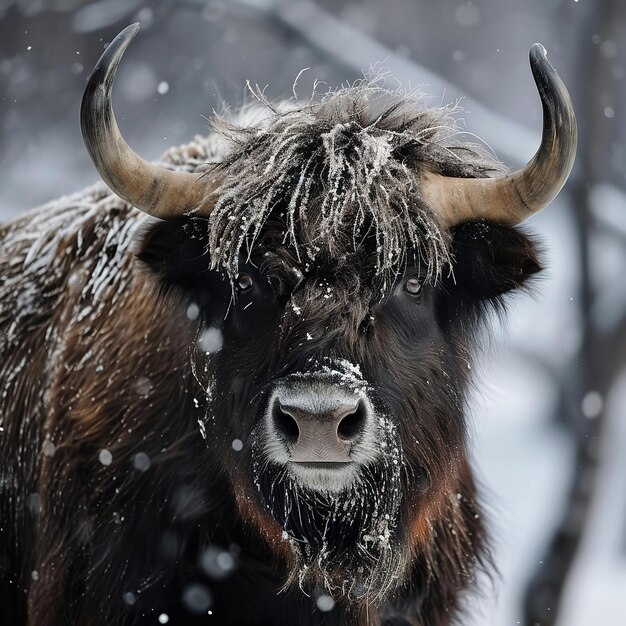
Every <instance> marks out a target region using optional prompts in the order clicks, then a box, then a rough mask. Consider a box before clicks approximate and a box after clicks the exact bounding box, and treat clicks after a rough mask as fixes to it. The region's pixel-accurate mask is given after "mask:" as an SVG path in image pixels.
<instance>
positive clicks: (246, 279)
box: [237, 274, 252, 291]
mask: <svg viewBox="0 0 626 626" xmlns="http://www.w3.org/2000/svg"><path fill="white" fill-rule="evenodd" d="M237 287H239V291H248V290H249V289H252V277H251V276H250V274H237Z"/></svg>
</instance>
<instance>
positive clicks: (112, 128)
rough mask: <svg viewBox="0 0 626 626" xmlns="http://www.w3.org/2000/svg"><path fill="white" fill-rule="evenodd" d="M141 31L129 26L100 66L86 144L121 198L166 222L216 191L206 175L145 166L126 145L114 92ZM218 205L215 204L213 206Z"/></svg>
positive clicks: (83, 115)
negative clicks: (119, 70) (126, 54)
mask: <svg viewBox="0 0 626 626" xmlns="http://www.w3.org/2000/svg"><path fill="white" fill-rule="evenodd" d="M138 30H139V24H131V25H130V26H127V27H126V28H125V29H124V30H123V31H122V32H121V33H120V34H119V35H118V36H117V37H116V38H115V39H114V40H113V41H112V42H111V43H110V44H109V46H108V47H107V49H106V50H105V51H104V54H103V55H102V56H101V57H100V60H99V61H98V63H97V64H96V67H95V68H94V70H93V72H92V73H91V76H90V77H89V81H88V82H87V87H86V88H85V93H84V94H83V101H82V105H81V110H80V123H81V129H82V132H83V140H84V142H85V145H86V146H87V150H88V151H89V154H90V155H91V159H92V160H93V162H94V165H95V166H96V169H97V170H98V172H99V173H100V176H101V177H102V179H103V180H104V182H105V183H106V184H107V185H108V186H109V187H110V188H111V189H112V190H113V191H114V192H115V193H116V194H117V195H118V196H120V197H121V198H123V199H124V200H126V201H127V202H129V203H130V204H132V205H133V206H135V207H137V208H138V209H140V210H141V211H144V212H145V213H149V214H150V215H154V216H155V217H159V218H161V219H168V218H172V217H176V216H179V215H182V214H183V213H186V212H188V211H191V210H193V209H198V208H199V207H201V210H200V211H199V213H205V214H206V213H207V212H210V209H211V206H210V205H209V206H207V203H206V201H205V199H206V198H207V196H208V195H209V194H210V192H211V191H212V189H213V187H212V186H211V184H210V183H208V182H207V181H206V180H201V178H202V174H190V173H187V172H173V171H171V170H166V169H164V168H162V167H159V166H157V165H154V164H152V163H149V162H148V161H144V159H142V158H141V157H140V156H139V155H138V154H136V153H135V152H133V150H132V149H131V148H130V146H129V145H128V144H127V143H126V142H125V141H124V138H123V137H122V135H121V133H120V131H119V128H118V127H117V122H116V121H115V115H114V114H113V109H112V107H111V87H112V85H113V79H114V78H115V72H116V71H117V67H118V65H119V63H120V60H121V58H122V55H123V54H124V51H125V50H126V48H127V47H128V44H129V43H130V42H131V41H132V39H133V37H134V36H135V35H136V34H137V31H138ZM211 204H212V203H211Z"/></svg>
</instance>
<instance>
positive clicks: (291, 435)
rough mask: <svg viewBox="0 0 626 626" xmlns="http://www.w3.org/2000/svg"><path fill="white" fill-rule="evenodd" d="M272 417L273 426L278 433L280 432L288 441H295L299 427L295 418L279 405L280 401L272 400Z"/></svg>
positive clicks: (298, 433)
mask: <svg viewBox="0 0 626 626" xmlns="http://www.w3.org/2000/svg"><path fill="white" fill-rule="evenodd" d="M272 418H273V419H274V426H275V428H276V430H277V431H278V433H279V434H281V435H282V436H283V437H284V438H285V439H286V440H287V442H288V443H296V442H297V441H298V437H299V436H300V429H299V428H298V423H297V422H296V420H295V419H294V418H293V417H292V416H291V415H289V413H286V412H285V411H283V409H282V407H281V406H280V402H274V406H273V407H272Z"/></svg>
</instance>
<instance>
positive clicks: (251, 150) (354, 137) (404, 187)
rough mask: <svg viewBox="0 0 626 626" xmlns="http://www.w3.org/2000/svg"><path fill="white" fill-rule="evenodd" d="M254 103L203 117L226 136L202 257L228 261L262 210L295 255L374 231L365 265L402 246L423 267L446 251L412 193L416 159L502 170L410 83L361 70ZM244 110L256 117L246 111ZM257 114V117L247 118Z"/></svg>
mask: <svg viewBox="0 0 626 626" xmlns="http://www.w3.org/2000/svg"><path fill="white" fill-rule="evenodd" d="M256 96H257V98H258V99H259V100H260V101H261V103H262V104H263V106H264V107H265V108H264V109H261V110H257V111H255V115H254V116H251V117H252V123H250V125H246V126H243V127H242V126H241V125H240V124H236V123H235V124H233V123H232V122H231V121H228V120H226V119H224V118H220V117H217V118H216V119H215V120H214V127H215V129H216V131H217V132H218V133H219V134H220V135H221V136H222V137H223V138H224V139H225V140H226V145H227V146H228V148H227V152H226V156H225V158H224V161H223V162H222V163H221V164H220V165H219V167H217V168H216V170H217V173H219V174H220V175H222V176H223V177H224V178H223V182H222V183H221V185H220V187H219V188H218V189H217V191H216V192H215V193H216V196H217V198H218V201H217V205H216V207H215V209H214V210H213V212H212V213H211V217H210V219H209V233H208V242H209V256H210V258H211V264H212V265H211V266H212V267H213V268H217V267H219V266H220V265H221V266H222V267H224V268H225V269H227V270H228V271H230V272H232V273H236V271H237V264H238V262H239V256H240V253H241V251H242V250H244V251H245V252H246V253H247V254H249V251H250V250H251V249H252V248H253V246H254V244H255V242H256V241H257V239H258V237H259V235H260V233H261V232H262V230H263V227H264V224H265V222H266V221H267V220H268V219H269V218H270V216H272V215H276V214H278V216H279V217H280V218H281V219H282V220H283V221H284V222H285V233H284V236H283V242H282V243H283V244H290V245H291V246H292V247H293V249H294V251H295V253H296V256H297V259H298V262H299V264H301V265H306V264H310V263H312V262H315V260H316V259H317V258H318V257H319V256H320V255H322V256H323V255H326V256H340V255H341V254H345V253H346V252H347V253H351V252H352V253H354V252H356V251H358V250H359V249H360V248H361V247H362V245H363V242H364V240H365V239H366V238H370V237H371V238H372V239H373V240H374V242H375V264H374V267H375V271H376V273H377V274H381V273H382V274H387V279H389V274H391V275H392V276H395V275H397V274H398V273H399V272H400V271H401V268H402V267H403V265H404V263H405V260H406V252H407V250H409V249H414V250H416V251H419V259H420V261H421V262H423V263H424V266H425V271H424V273H425V274H426V276H427V278H428V279H437V278H438V277H439V275H440V273H441V270H442V268H443V267H444V266H445V265H447V264H448V263H449V261H450V258H449V247H448V233H447V232H445V230H444V229H442V228H441V227H440V224H439V219H438V217H437V212H436V207H429V206H427V205H426V204H425V203H424V202H423V201H421V198H420V183H419V172H420V168H421V167H425V168H428V169H429V170H430V171H434V172H438V173H441V174H445V175H447V176H461V177H467V176H471V177H479V176H487V175H491V174H494V173H498V172H501V171H502V167H501V165H500V164H499V163H497V162H494V160H493V159H491V158H489V157H488V156H487V155H486V153H485V152H484V151H483V150H482V149H481V148H480V147H479V146H473V145H470V144H467V143H460V142H459V141H458V133H459V132H460V129H459V127H458V125H457V122H456V120H455V118H454V117H453V113H454V112H455V109H454V108H453V107H442V108H432V109H429V108H424V107H423V106H420V100H421V99H422V98H423V95H422V94H419V93H416V92H404V91H400V90H394V91H391V90H388V89H384V88H383V87H380V86H378V85H377V84H376V82H375V81H374V82H372V81H365V82H362V83H357V84H355V85H353V86H351V87H348V88H345V89H341V90H338V91H334V92H330V93H328V94H326V95H325V96H324V97H323V98H322V99H321V101H320V102H309V103H307V104H298V103H296V104H293V105H292V106H285V105H283V106H282V107H278V108H276V107H274V106H273V105H272V104H271V103H270V102H268V101H267V100H266V99H265V97H264V96H263V95H262V94H261V93H257V94H256ZM255 118H257V119H256V120H255ZM258 118H260V119H258Z"/></svg>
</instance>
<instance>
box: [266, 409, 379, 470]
mask: <svg viewBox="0 0 626 626" xmlns="http://www.w3.org/2000/svg"><path fill="white" fill-rule="evenodd" d="M271 418H272V421H273V424H274V428H275V429H276V431H277V432H278V433H279V434H280V435H281V436H282V437H283V438H284V440H285V441H286V443H287V446H288V448H289V452H290V461H291V462H293V463H348V462H350V461H351V460H352V459H351V458H350V456H349V452H350V448H351V445H352V444H353V443H354V442H355V441H357V440H358V439H359V438H360V436H361V435H362V433H363V431H364V430H365V425H366V421H367V407H366V406H365V403H364V402H363V400H361V399H356V398H355V399H354V401H352V402H345V401H338V402H336V403H335V404H334V406H324V407H323V408H322V409H321V410H311V407H310V406H303V405H299V404H297V403H294V402H289V401H284V402H281V399H280V398H279V397H275V398H274V401H273V405H272V411H271Z"/></svg>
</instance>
